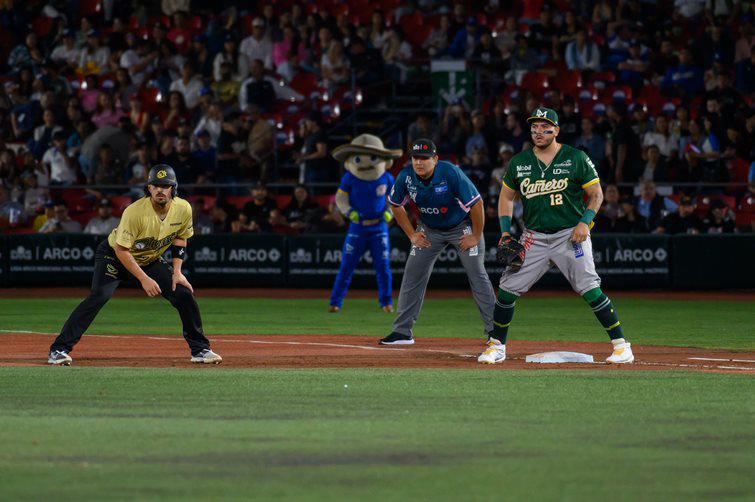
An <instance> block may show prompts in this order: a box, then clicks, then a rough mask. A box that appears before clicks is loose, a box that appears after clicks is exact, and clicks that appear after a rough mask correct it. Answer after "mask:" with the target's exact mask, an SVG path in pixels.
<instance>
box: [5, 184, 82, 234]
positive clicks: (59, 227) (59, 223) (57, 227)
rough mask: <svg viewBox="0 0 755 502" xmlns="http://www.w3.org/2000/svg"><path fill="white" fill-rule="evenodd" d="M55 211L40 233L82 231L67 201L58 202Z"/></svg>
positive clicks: (74, 232)
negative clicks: (69, 213)
mask: <svg viewBox="0 0 755 502" xmlns="http://www.w3.org/2000/svg"><path fill="white" fill-rule="evenodd" d="M0 193H2V192H0ZM53 211H54V212H53V217H52V218H50V219H48V220H47V221H45V223H44V225H42V227H41V228H40V229H39V233H40V234H53V233H60V232H63V233H69V234H77V233H81V223H79V222H78V221H76V220H73V219H71V217H70V216H69V215H68V207H67V206H66V204H65V202H56V203H55V207H54V209H53Z"/></svg>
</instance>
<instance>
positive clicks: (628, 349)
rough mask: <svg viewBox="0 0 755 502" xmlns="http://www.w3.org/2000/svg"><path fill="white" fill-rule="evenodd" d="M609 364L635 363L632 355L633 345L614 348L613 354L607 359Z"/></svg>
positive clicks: (620, 345)
mask: <svg viewBox="0 0 755 502" xmlns="http://www.w3.org/2000/svg"><path fill="white" fill-rule="evenodd" d="M606 362H607V363H608V364H629V363H633V362H634V354H632V344H631V343H629V342H624V343H620V344H618V345H616V346H614V348H613V354H611V355H610V356H609V357H608V359H606Z"/></svg>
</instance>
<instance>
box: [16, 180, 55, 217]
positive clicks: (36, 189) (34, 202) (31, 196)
mask: <svg viewBox="0 0 755 502" xmlns="http://www.w3.org/2000/svg"><path fill="white" fill-rule="evenodd" d="M21 181H23V183H24V187H25V190H24V200H23V203H24V212H25V213H26V216H27V217H31V218H33V217H34V216H35V215H36V214H37V213H39V212H40V211H41V210H42V208H43V207H44V205H45V202H47V200H48V199H49V198H50V191H49V190H47V189H46V188H43V187H40V186H39V182H38V181H37V176H36V175H35V174H34V172H32V171H24V172H23V173H22V174H21Z"/></svg>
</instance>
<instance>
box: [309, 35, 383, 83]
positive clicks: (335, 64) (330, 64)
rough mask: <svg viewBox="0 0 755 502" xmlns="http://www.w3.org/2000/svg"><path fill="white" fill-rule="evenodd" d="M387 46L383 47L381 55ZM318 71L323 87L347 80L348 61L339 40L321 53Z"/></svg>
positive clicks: (334, 41)
mask: <svg viewBox="0 0 755 502" xmlns="http://www.w3.org/2000/svg"><path fill="white" fill-rule="evenodd" d="M387 46H388V44H386V45H384V46H383V51H384V52H383V53H384V54H385V48H386V47H387ZM320 71H321V73H322V77H323V86H325V87H331V88H332V87H334V86H336V85H338V84H342V83H344V82H346V81H347V80H348V78H349V59H348V58H347V57H346V55H345V53H344V51H343V43H342V42H341V41H340V40H333V41H332V42H330V45H329V46H328V50H327V51H326V52H324V53H323V55H322V58H321V59H320Z"/></svg>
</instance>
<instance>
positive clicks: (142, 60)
mask: <svg viewBox="0 0 755 502" xmlns="http://www.w3.org/2000/svg"><path fill="white" fill-rule="evenodd" d="M157 55H158V53H157V51H151V50H150V43H149V42H148V41H147V40H143V39H139V41H138V42H137V43H136V48H134V49H128V50H127V51H125V52H124V53H123V54H121V60H120V61H119V64H120V66H121V67H122V68H125V69H126V70H128V74H129V76H130V77H131V82H133V84H134V85H136V86H140V85H142V82H144V79H145V78H146V76H147V75H149V74H150V73H152V72H153V71H154V70H155V61H156V60H157Z"/></svg>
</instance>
